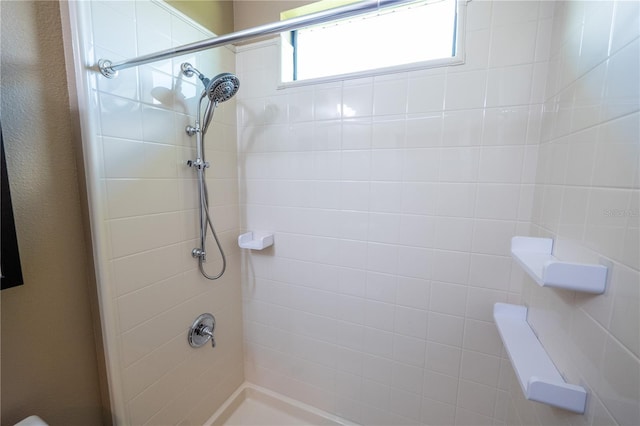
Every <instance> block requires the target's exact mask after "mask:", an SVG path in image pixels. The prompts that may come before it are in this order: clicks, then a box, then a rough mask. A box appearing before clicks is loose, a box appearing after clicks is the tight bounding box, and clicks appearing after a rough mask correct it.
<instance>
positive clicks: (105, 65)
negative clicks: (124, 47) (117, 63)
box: [98, 59, 118, 78]
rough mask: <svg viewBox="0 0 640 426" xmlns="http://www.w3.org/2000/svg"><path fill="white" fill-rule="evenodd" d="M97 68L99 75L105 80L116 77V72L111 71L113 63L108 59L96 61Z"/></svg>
mask: <svg viewBox="0 0 640 426" xmlns="http://www.w3.org/2000/svg"><path fill="white" fill-rule="evenodd" d="M98 67H99V68H100V73H102V75H104V76H105V77H107V78H115V77H117V76H118V71H116V70H114V69H113V63H112V62H111V61H110V60H108V59H100V60H99V61H98Z"/></svg>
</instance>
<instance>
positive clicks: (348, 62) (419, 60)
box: [282, 0, 462, 82]
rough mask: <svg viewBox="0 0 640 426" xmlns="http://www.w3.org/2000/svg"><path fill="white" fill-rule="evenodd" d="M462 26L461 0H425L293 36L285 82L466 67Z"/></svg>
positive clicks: (285, 57)
mask: <svg viewBox="0 0 640 426" xmlns="http://www.w3.org/2000/svg"><path fill="white" fill-rule="evenodd" d="M461 1H462V0H461ZM320 3H322V2H320ZM294 11H295V9H294ZM289 12H291V11H289ZM286 14H287V12H285V13H283V16H287V15H286ZM458 27H459V13H458V1H457V0H419V1H414V2H411V3H408V4H407V3H405V4H403V5H401V6H398V7H389V8H385V9H381V10H379V11H375V12H372V13H369V14H365V15H360V16H357V17H353V18H347V19H344V20H340V21H332V22H328V23H325V24H321V25H318V26H314V27H308V28H304V29H300V30H297V31H292V32H291V33H289V34H288V36H287V38H288V40H287V41H289V43H283V45H284V51H283V67H282V69H283V76H282V77H283V82H287V81H299V80H309V79H318V78H326V77H331V76H341V77H344V76H345V74H355V75H360V74H363V73H364V74H366V73H367V72H371V71H372V70H380V69H388V68H390V67H391V68H397V67H398V66H412V67H414V68H415V67H425V66H430V65H431V66H434V65H443V64H450V63H455V62H460V58H461V55H460V54H461V49H460V42H459V40H458V37H457V31H456V30H457V28H458ZM285 52H287V53H285ZM287 62H291V64H290V65H288V64H287Z"/></svg>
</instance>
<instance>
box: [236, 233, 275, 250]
mask: <svg viewBox="0 0 640 426" xmlns="http://www.w3.org/2000/svg"><path fill="white" fill-rule="evenodd" d="M238 245H239V246H240V248H245V249H250V250H264V249H266V248H267V247H269V246H272V245H273V234H271V233H269V232H246V233H244V234H241V235H240V236H239V237H238Z"/></svg>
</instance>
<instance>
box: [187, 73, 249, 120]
mask: <svg viewBox="0 0 640 426" xmlns="http://www.w3.org/2000/svg"><path fill="white" fill-rule="evenodd" d="M180 69H181V70H182V73H183V74H184V75H185V76H187V77H193V75H194V74H195V75H197V76H198V78H199V79H200V81H202V84H204V90H203V91H202V96H201V97H200V102H202V100H203V99H204V98H205V96H206V97H208V98H209V103H208V104H207V106H206V108H205V111H204V117H203V120H202V121H203V126H202V128H203V132H205V133H206V131H207V128H208V127H209V123H210V122H211V119H212V118H213V111H214V110H215V109H216V107H217V106H218V104H219V103H220V102H225V101H228V100H229V99H231V98H232V97H233V96H234V95H235V94H236V93H237V92H238V89H239V88H240V80H239V79H238V77H236V76H235V75H233V74H231V73H228V72H225V73H222V74H218V75H217V76H215V77H214V78H213V79H209V78H207V77H205V76H204V74H202V73H201V72H200V71H198V70H197V69H196V68H194V67H193V65H191V64H190V63H188V62H184V63H183V64H182V65H181V66H180ZM198 116H200V104H198Z"/></svg>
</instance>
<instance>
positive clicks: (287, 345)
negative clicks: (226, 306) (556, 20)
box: [237, 1, 552, 425]
mask: <svg viewBox="0 0 640 426" xmlns="http://www.w3.org/2000/svg"><path fill="white" fill-rule="evenodd" d="M551 18H552V8H551V7H550V5H549V4H548V3H547V2H540V3H538V2H495V3H493V2H480V1H473V2H470V3H469V4H468V15H467V19H468V26H467V34H466V40H467V42H468V46H469V47H468V55H467V61H466V63H465V64H464V65H462V66H452V67H448V68H438V69H431V70H426V71H414V72H408V73H399V74H393V75H384V76H379V77H371V78H363V79H358V80H346V81H343V82H337V83H327V84H316V85H312V86H301V87H297V88H287V89H281V90H277V89H276V85H277V75H278V74H277V73H278V61H279V55H278V46H277V44H276V43H275V42H266V43H264V42H263V43H257V44H255V45H250V46H247V47H243V48H242V49H239V52H238V54H237V69H238V72H239V75H240V77H241V79H242V81H243V84H244V85H245V87H251V88H252V89H253V90H245V91H241V93H240V94H239V96H238V121H239V133H238V135H239V149H240V154H239V157H238V159H239V161H240V163H239V168H240V175H241V178H240V182H241V184H240V194H241V209H242V211H243V214H244V217H243V218H242V226H243V227H245V228H247V229H253V230H265V231H273V232H274V233H275V245H274V247H273V248H270V249H268V250H266V251H264V252H251V253H246V257H245V260H246V263H244V265H245V267H246V268H245V270H244V281H243V284H244V289H243V290H244V292H243V295H244V296H243V297H244V304H245V306H244V309H245V350H246V355H245V356H246V366H245V371H246V374H247V378H248V380H251V381H253V382H255V383H258V384H260V385H263V386H266V387H270V388H273V389H275V390H277V391H279V392H282V393H284V394H286V395H289V396H292V397H294V398H297V399H300V400H302V401H304V402H306V403H309V404H311V405H314V406H317V407H320V408H322V409H325V410H328V411H330V412H333V413H335V414H338V415H341V416H344V417H346V418H348V419H350V420H352V421H356V422H360V423H363V424H367V425H370V424H371V425H373V424H386V425H389V424H474V425H476V424H494V422H495V423H497V424H501V423H504V422H505V421H506V414H507V411H506V409H505V407H506V402H507V401H508V399H507V398H506V395H507V392H506V391H507V389H508V384H509V382H508V380H506V379H503V378H502V376H503V375H506V373H505V372H504V370H507V369H509V368H510V367H509V365H508V364H506V363H505V362H504V360H503V359H502V357H501V355H502V344H501V342H500V340H499V337H498V334H497V331H496V328H495V325H494V324H493V322H492V318H491V312H492V306H493V303H495V302H499V301H515V302H518V301H519V300H520V293H521V289H522V283H521V274H520V273H519V271H517V270H514V271H512V262H511V259H510V257H509V241H510V238H511V236H513V235H515V234H516V233H528V232H529V221H530V218H531V208H532V204H533V196H534V190H533V188H534V185H535V173H536V164H537V155H538V146H537V143H538V140H539V135H540V130H539V127H540V125H541V120H542V112H543V101H544V97H543V96H541V94H540V93H539V92H540V91H543V90H544V84H545V73H544V71H545V70H546V66H547V60H548V54H549V48H550V38H549V34H548V33H547V32H548V29H549V28H550V24H551V22H552V21H551ZM512 274H515V278H514V279H512V278H511V275H512ZM507 377H508V376H507Z"/></svg>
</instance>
